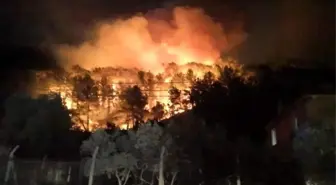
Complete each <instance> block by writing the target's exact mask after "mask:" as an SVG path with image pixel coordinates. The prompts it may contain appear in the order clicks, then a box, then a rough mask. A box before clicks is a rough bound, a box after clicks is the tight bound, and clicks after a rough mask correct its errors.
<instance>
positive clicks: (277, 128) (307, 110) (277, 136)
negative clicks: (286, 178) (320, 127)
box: [266, 94, 335, 161]
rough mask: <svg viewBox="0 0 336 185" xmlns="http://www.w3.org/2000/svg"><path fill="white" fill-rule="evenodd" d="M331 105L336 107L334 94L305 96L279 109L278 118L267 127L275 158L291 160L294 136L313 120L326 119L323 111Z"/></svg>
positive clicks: (269, 142)
mask: <svg viewBox="0 0 336 185" xmlns="http://www.w3.org/2000/svg"><path fill="white" fill-rule="evenodd" d="M330 105H335V95H334V94H333V95H332V94H330V95H325V94H324V95H308V96H304V97H302V98H300V99H299V100H297V101H296V102H295V103H294V104H291V105H289V106H287V107H283V108H279V114H278V116H277V117H276V118H275V119H274V120H273V121H272V122H270V124H268V125H267V127H266V130H267V133H268V139H267V144H268V146H269V147H270V148H271V149H272V150H271V151H272V153H273V156H275V157H277V158H278V159H280V160H285V161H286V160H290V159H291V158H292V156H293V155H292V154H293V142H292V141H293V139H294V136H295V135H297V134H299V133H301V131H303V130H304V129H305V128H306V127H307V126H309V122H311V121H312V120H313V119H320V118H321V117H325V115H322V114H326V113H323V112H321V111H323V110H324V109H325V108H326V107H328V106H329V107H330ZM331 111H332V110H331ZM329 114H330V113H329ZM329 122H330V121H329Z"/></svg>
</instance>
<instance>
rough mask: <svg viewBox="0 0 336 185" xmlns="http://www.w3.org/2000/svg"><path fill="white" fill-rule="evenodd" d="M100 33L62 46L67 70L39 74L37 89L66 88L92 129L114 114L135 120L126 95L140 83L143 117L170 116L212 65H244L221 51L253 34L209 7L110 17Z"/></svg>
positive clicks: (81, 122) (75, 114)
mask: <svg viewBox="0 0 336 185" xmlns="http://www.w3.org/2000/svg"><path fill="white" fill-rule="evenodd" d="M93 33H94V34H92V35H93V39H91V40H89V41H87V42H84V43H83V44H82V45H80V46H78V47H74V46H67V45H61V46H57V47H56V48H55V51H56V52H55V53H56V54H57V56H58V57H59V61H60V62H61V64H63V66H64V68H65V69H66V70H65V71H66V72H63V73H61V74H60V73H55V72H42V73H39V74H38V75H37V78H38V79H37V81H38V83H37V84H38V87H37V92H38V93H48V92H57V93H60V94H61V96H62V98H63V100H64V103H65V105H66V106H67V108H68V109H69V110H71V111H72V112H71V116H72V118H73V120H74V122H75V123H76V126H77V127H79V128H81V129H85V130H92V129H94V128H96V127H101V126H103V125H104V124H105V123H106V121H111V122H114V123H117V124H119V125H120V126H121V127H124V126H125V125H122V124H124V123H128V122H131V123H133V122H134V120H132V119H133V117H134V116H132V115H130V114H131V113H130V112H129V111H127V110H125V109H123V107H125V106H124V105H123V103H122V102H125V101H124V100H122V98H121V97H125V96H123V93H124V92H125V90H126V89H128V88H130V87H134V86H136V87H139V89H140V91H141V93H142V94H143V95H144V96H145V97H146V101H145V106H144V107H143V109H144V111H143V112H142V113H141V118H142V119H153V118H154V119H163V118H167V117H169V116H172V115H173V114H176V113H179V112H183V111H184V110H186V109H190V108H191V106H190V105H189V104H188V103H187V101H185V99H186V98H187V97H186V96H187V95H185V94H184V92H185V91H186V90H188V89H189V88H190V85H191V83H192V82H193V81H194V80H195V79H197V78H203V76H204V75H205V74H206V73H207V72H211V73H212V74H214V75H215V76H216V75H217V72H218V71H217V68H216V65H219V66H222V65H234V67H240V66H239V65H238V64H236V63H235V62H234V61H233V60H231V59H227V60H225V61H223V59H221V53H223V52H228V51H229V50H230V49H231V48H232V47H234V46H235V45H237V44H239V43H240V42H242V41H243V40H244V38H245V37H246V35H245V34H244V32H243V31H242V30H241V27H239V28H237V29H235V31H234V33H225V30H224V27H222V26H221V25H220V24H219V23H217V22H215V21H213V20H212V19H211V17H209V16H207V15H205V13H204V12H203V11H202V10H201V9H195V8H184V7H177V8H174V9H173V10H172V11H171V12H169V11H166V10H156V11H153V12H150V13H148V14H146V15H136V16H133V17H130V18H128V19H118V20H114V21H111V22H106V21H105V22H102V23H100V24H98V25H97V27H96V29H95V30H94V32H93ZM229 41H230V42H229ZM173 87H174V88H173ZM133 90H134V91H130V92H133V93H136V92H137V90H136V89H133ZM129 96H134V97H135V95H134V94H130V95H129ZM133 99H134V98H133ZM139 99H142V96H141V95H139ZM134 101H138V100H134ZM128 108H129V109H132V108H133V105H132V106H129V105H128ZM128 126H129V125H128Z"/></svg>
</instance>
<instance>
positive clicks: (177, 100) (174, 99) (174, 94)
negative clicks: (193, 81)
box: [168, 86, 181, 115]
mask: <svg viewBox="0 0 336 185" xmlns="http://www.w3.org/2000/svg"><path fill="white" fill-rule="evenodd" d="M168 93H169V100H170V102H171V104H170V105H169V109H170V114H171V115H174V114H175V112H176V111H178V110H179V109H180V108H181V107H180V106H181V91H180V90H179V89H177V88H176V87H174V86H172V87H171V88H170V89H169V91H168Z"/></svg>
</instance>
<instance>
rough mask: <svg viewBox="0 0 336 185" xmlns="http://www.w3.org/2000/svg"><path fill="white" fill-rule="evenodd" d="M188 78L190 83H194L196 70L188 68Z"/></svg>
mask: <svg viewBox="0 0 336 185" xmlns="http://www.w3.org/2000/svg"><path fill="white" fill-rule="evenodd" d="M186 79H187V80H188V82H189V83H190V84H193V83H194V81H195V75H194V72H193V71H192V70H191V69H188V71H187V74H186Z"/></svg>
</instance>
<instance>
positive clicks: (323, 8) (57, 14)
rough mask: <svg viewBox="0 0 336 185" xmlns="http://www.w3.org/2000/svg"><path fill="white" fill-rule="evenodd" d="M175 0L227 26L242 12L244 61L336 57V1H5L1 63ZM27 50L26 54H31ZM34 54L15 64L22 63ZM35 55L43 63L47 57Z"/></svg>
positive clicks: (1, 7) (73, 41)
mask: <svg viewBox="0 0 336 185" xmlns="http://www.w3.org/2000/svg"><path fill="white" fill-rule="evenodd" d="M174 4H177V5H185V4H187V5H196V6H200V7H203V8H204V9H205V10H206V11H207V12H208V13H209V14H210V15H212V16H213V17H214V18H216V19H217V20H220V21H222V22H223V23H224V25H225V24H228V23H229V22H232V21H235V19H241V18H242V17H243V20H244V22H245V28H246V30H247V32H248V33H249V37H248V39H247V41H246V42H245V43H244V44H243V45H242V46H241V47H240V48H239V49H237V50H238V53H239V58H240V60H241V61H243V62H244V63H263V62H266V61H269V60H276V59H281V58H303V59H306V60H316V59H321V60H322V61H323V60H324V61H326V60H329V61H332V62H333V60H334V59H333V57H334V50H335V47H334V42H335V13H334V8H335V3H334V1H333V0H278V1H269V0H258V1H243V0H226V1H225V0H217V1H215V0H212V1H211V0H204V1H202V0H175V1H169V0H166V1H162V0H161V1H158V0H71V1H70V0H5V1H4V2H3V1H2V4H1V5H0V13H1V14H0V26H1V32H0V45H1V48H5V49H2V51H1V56H2V59H1V60H2V65H4V64H5V61H7V60H9V58H8V57H12V55H13V53H14V55H17V52H16V48H17V47H37V46H40V45H43V44H45V43H47V44H48V43H70V44H76V43H80V42H81V41H82V40H83V36H84V35H85V34H84V33H83V30H86V29H87V28H89V27H90V26H91V25H93V23H94V22H95V21H96V20H102V19H105V18H111V17H113V16H118V15H122V14H132V13H134V12H139V11H145V10H146V9H153V8H157V7H164V6H169V5H174ZM237 15H239V16H237ZM241 15H243V16H241ZM237 17H238V18H237ZM13 48H14V49H13ZM23 50H24V49H21V50H20V51H23ZM30 51H31V50H30ZM24 52H26V53H25V54H22V56H25V55H26V54H28V53H29V54H31V52H29V51H24ZM4 53H5V55H4ZM8 53H11V55H10V56H9V54H8ZM29 54H28V55H29ZM31 55H34V54H31ZM36 55H39V54H36ZM3 56H6V57H5V58H4V57H3ZM16 57H17V58H18V57H19V56H16ZM29 57H30V55H29ZM29 57H24V59H21V58H20V59H17V61H19V62H18V63H15V62H12V63H11V64H12V65H14V64H15V65H16V64H17V65H22V63H23V61H25V60H28V59H27V58H29ZM36 57H40V58H39V59H38V60H41V63H43V62H42V61H43V60H45V58H43V57H44V56H42V57H41V56H36ZM31 58H33V57H31ZM32 60H33V61H38V60H37V59H32ZM24 63H25V65H28V64H29V65H30V62H24ZM6 65H7V64H6ZM36 65H37V66H39V65H42V64H39V63H37V64H36ZM36 65H35V66H36Z"/></svg>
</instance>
